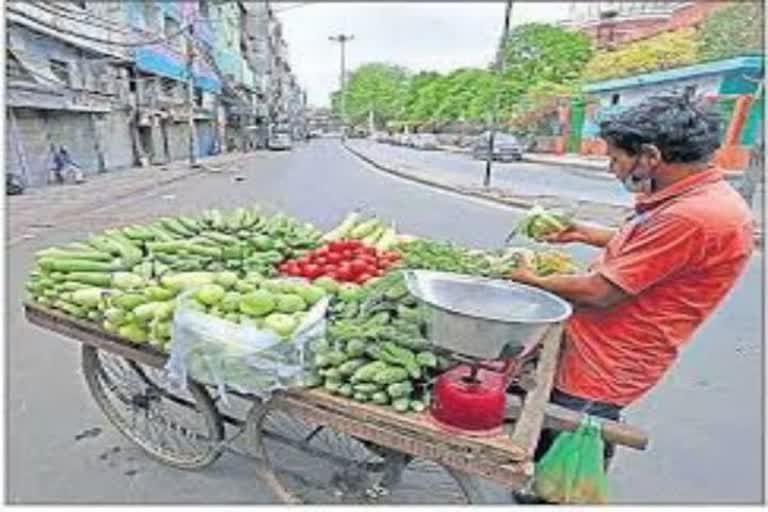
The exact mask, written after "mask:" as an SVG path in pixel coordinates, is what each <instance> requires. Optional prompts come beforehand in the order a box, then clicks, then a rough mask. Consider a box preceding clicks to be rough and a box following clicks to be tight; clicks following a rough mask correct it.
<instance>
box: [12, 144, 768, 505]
mask: <svg viewBox="0 0 768 512" xmlns="http://www.w3.org/2000/svg"><path fill="white" fill-rule="evenodd" d="M236 176H241V177H242V178H243V179H242V181H237V180H236V179H235V178H236ZM105 193H108V191H105ZM254 202H258V203H260V204H262V205H263V206H265V207H268V208H274V209H279V210H282V211H284V212H286V213H289V214H292V215H296V216H299V217H301V218H304V219H306V220H308V221H310V222H313V223H315V224H317V225H319V226H320V227H322V228H330V227H331V226H333V225H334V224H335V223H337V222H338V221H339V220H340V219H341V218H342V217H343V215H344V214H345V213H346V212H347V211H349V210H350V209H352V208H355V207H359V206H364V207H366V208H367V209H369V210H371V211H374V212H376V213H378V214H380V215H381V216H383V217H385V218H389V219H392V220H394V221H396V222H397V224H398V227H399V229H400V230H401V231H402V232H410V233H413V234H416V235H423V236H429V237H433V238H439V239H450V240H455V241H457V242H460V243H462V244H466V245H471V246H477V247H498V246H499V245H500V244H501V243H502V240H503V239H504V237H505V235H506V233H507V232H508V231H509V229H510V227H511V226H512V224H513V223H514V221H515V219H516V218H517V213H515V212H514V211H513V210H509V209H506V208H504V207H500V206H496V205H490V204H487V203H483V202H479V201H476V200H467V199H464V198H462V197H459V196H455V195H451V194H447V193H443V192H437V191H434V190H432V189H429V188H426V187H424V186H421V185H414V184H411V183H408V182H404V181H402V180H400V179H397V178H394V177H391V176H388V175H384V174H380V173H378V172H377V171H375V170H372V169H371V168H369V167H367V166H365V165H364V164H362V163H361V162H360V161H359V160H357V159H356V158H355V157H353V156H351V155H350V154H348V153H346V152H345V151H344V150H343V149H342V148H341V147H340V146H339V144H338V141H325V140H319V141H313V142H312V143H311V144H310V145H309V146H300V147H298V148H296V149H295V150H294V151H292V152H290V153H284V154H274V155H271V156H270V158H266V159H260V160H258V161H244V163H243V164H241V165H239V168H238V166H237V165H235V166H233V169H232V170H231V172H225V173H220V174H205V175H200V176H195V177H190V178H188V179H187V180H184V181H180V182H176V183H173V184H171V185H167V186H164V187H159V188H157V189H155V190H153V191H150V192H147V193H144V194H141V195H138V196H135V197H131V198H127V199H123V200H120V201H116V202H115V203H114V204H111V205H108V206H106V207H103V208H101V209H99V210H96V211H91V212H88V213H86V214H83V215H78V216H77V217H72V218H62V219H60V220H59V222H58V223H57V225H56V226H53V227H52V228H50V229H49V230H48V231H47V232H44V231H43V232H40V233H39V234H38V236H37V238H34V239H31V240H28V241H25V242H23V243H20V244H18V245H15V246H14V247H12V248H10V249H9V251H8V253H7V255H8V280H7V300H8V302H7V315H8V316H7V320H8V322H7V333H8V337H7V339H8V345H7V347H8V351H7V353H6V364H7V372H6V376H7V377H6V378H7V381H6V385H7V402H6V404H7V406H6V421H7V428H6V436H7V443H6V454H7V458H8V459H7V462H8V465H7V466H6V468H7V472H6V478H7V487H6V496H7V500H8V501H9V502H10V503H28V504H29V503H117V504H129V503H130V504H137V503H151V504H162V503H269V502H272V500H273V498H272V496H271V495H270V493H269V492H268V491H267V490H266V489H265V488H264V486H263V485H262V484H261V483H260V482H259V480H258V479H257V478H256V477H255V471H256V468H255V467H254V466H253V465H252V464H251V463H250V462H248V461H246V460H244V459H242V458H240V457H237V456H234V455H225V456H224V457H222V459H221V460H220V461H219V462H217V463H216V464H215V465H214V466H212V467H210V468H209V469H207V470H205V471H203V472H198V473H189V472H184V471H179V470H175V469H172V468H168V467H165V466H162V465H160V464H158V463H155V462H154V461H152V460H150V459H148V458H147V457H145V456H144V455H143V454H142V452H141V451H140V450H139V449H137V448H135V447H133V446H132V445H130V444H129V443H128V442H127V441H125V440H124V439H123V438H122V437H121V436H120V435H119V434H117V432H116V431H115V430H114V428H112V427H111V426H110V425H109V424H108V422H107V421H106V420H105V418H104V417H103V416H102V414H101V413H100V411H99V410H98V409H97V408H96V406H95V404H94V402H93V400H92V399H91V398H90V396H89V395H88V392H87V390H86V388H85V386H84V383H83V379H82V376H81V375H80V372H79V345H78V344H77V343H75V342H71V341H68V340H66V339H64V338H61V337H58V336H54V335H51V334H48V333H47V332H44V331H42V330H40V329H37V328H35V327H32V326H30V325H29V324H28V323H27V322H26V321H25V319H24V318H23V316H22V312H21V306H20V302H21V300H22V297H23V293H22V288H23V280H24V275H25V274H26V272H27V271H28V270H29V268H30V266H31V264H32V254H33V253H34V251H36V250H38V249H41V248H43V247H47V246H50V245H53V244H57V243H63V242H67V241H72V240H76V239H79V238H82V237H84V236H86V235H87V234H88V233H90V232H94V231H98V230H101V229H104V228H106V227H109V226H116V225H121V224H125V223H129V222H142V221H145V220H148V219H150V218H152V217H155V216H158V215H165V214H179V213H187V212H189V213H192V212H197V211H200V210H201V209H203V208H206V207H221V208H228V207H235V206H238V205H246V204H250V203H254ZM10 222H13V212H11V217H10ZM574 254H576V255H577V257H579V258H580V259H586V258H589V257H590V256H591V255H592V254H594V252H593V251H591V250H587V249H584V248H575V249H574ZM760 258H762V255H759V254H758V255H757V256H755V258H754V259H753V261H752V262H751V264H750V266H749V269H748V271H747V274H746V275H745V276H744V277H743V278H742V279H741V280H740V282H739V283H738V285H737V287H736V288H735V289H734V291H733V292H732V294H731V295H730V296H729V297H728V298H727V300H726V301H725V302H724V304H723V305H722V306H721V307H720V309H719V310H718V311H717V313H716V314H715V315H714V316H713V317H712V318H711V319H710V320H709V321H708V322H707V323H706V325H705V326H703V327H702V328H701V330H700V332H699V333H698V334H697V336H696V339H695V340H693V341H692V343H691V344H690V345H689V346H688V347H686V348H685V349H684V351H683V353H682V356H681V358H680V361H679V363H678V365H677V366H676V367H675V368H674V370H673V371H672V372H670V374H669V375H668V377H667V378H666V379H665V380H664V382H663V383H662V384H661V385H660V386H658V387H657V389H655V390H654V391H653V392H652V393H651V394H650V395H649V396H648V397H646V398H644V399H643V400H642V401H641V402H640V403H638V404H636V405H634V406H632V407H631V408H630V409H629V410H628V411H627V421H628V422H630V423H632V424H636V425H638V426H640V427H642V428H644V429H646V430H647V431H649V432H650V434H651V444H650V448H649V450H648V451H646V452H642V453H641V452H635V451H632V450H629V449H623V450H620V451H619V454H618V456H617V458H616V460H615V463H614V466H613V468H612V472H611V481H612V483H613V490H614V501H618V502H624V503H627V502H629V503H693V502H699V503H712V502H717V503H757V502H759V501H761V500H762V498H763V496H762V482H763V473H762V471H763V470H762V464H761V463H762V453H763V450H762V442H763V432H764V425H763V409H762V407H763V401H762V361H763V354H762V350H763V348H762V336H761V330H762V328H763V324H762V318H761V312H762V296H761V283H762V282H763V280H762V269H761V265H760ZM93 428H100V429H102V430H101V432H100V433H98V434H96V435H93V436H91V437H88V436H86V437H84V438H81V439H80V440H76V436H78V434H81V433H83V432H85V431H88V430H89V429H93Z"/></svg>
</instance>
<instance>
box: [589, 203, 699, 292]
mask: <svg viewBox="0 0 768 512" xmlns="http://www.w3.org/2000/svg"><path fill="white" fill-rule="evenodd" d="M702 243H703V238H702V229H701V228H700V226H698V225H697V224H696V223H695V222H693V221H691V220H689V219H686V218H684V217H680V216H677V215H671V214H667V215H659V216H658V217H656V218H653V219H652V220H650V221H649V222H647V223H644V224H641V225H638V226H637V227H636V228H635V229H633V230H632V232H631V233H629V234H628V236H627V237H626V238H624V239H623V240H622V241H620V242H619V243H618V244H617V245H616V246H615V247H612V246H610V245H609V247H608V248H607V249H606V253H605V254H604V255H603V258H601V260H600V261H599V262H598V263H596V264H595V266H594V268H593V270H594V271H595V272H598V273H599V274H601V275H602V276H603V277H605V278H606V279H608V280H609V281H611V282H612V283H613V284H615V285H616V286H618V287H619V288H621V289H622V290H624V291H625V292H627V293H628V294H630V295H637V294H639V293H641V292H642V291H644V290H646V289H648V288H650V287H651V286H653V285H655V284H657V283H659V282H661V281H663V280H664V279H666V278H668V277H670V276H672V275H674V274H675V273H678V272H680V271H681V270H683V269H685V268H687V267H689V266H690V265H692V264H693V263H694V260H695V257H696V254H698V253H699V252H700V248H701V247H702Z"/></svg>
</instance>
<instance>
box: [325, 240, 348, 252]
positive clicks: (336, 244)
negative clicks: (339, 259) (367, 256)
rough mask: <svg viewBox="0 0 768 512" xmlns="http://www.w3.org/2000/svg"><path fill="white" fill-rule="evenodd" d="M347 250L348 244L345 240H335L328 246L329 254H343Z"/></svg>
mask: <svg viewBox="0 0 768 512" xmlns="http://www.w3.org/2000/svg"><path fill="white" fill-rule="evenodd" d="M346 248H347V243H346V242H344V241H343V240H334V241H333V242H331V243H330V244H328V250H329V252H341V251H343V250H344V249H346Z"/></svg>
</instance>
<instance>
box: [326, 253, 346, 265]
mask: <svg viewBox="0 0 768 512" xmlns="http://www.w3.org/2000/svg"><path fill="white" fill-rule="evenodd" d="M325 259H327V260H328V263H339V262H340V261H341V260H342V259H343V256H342V255H341V254H339V253H337V252H329V253H328V256H326V257H325Z"/></svg>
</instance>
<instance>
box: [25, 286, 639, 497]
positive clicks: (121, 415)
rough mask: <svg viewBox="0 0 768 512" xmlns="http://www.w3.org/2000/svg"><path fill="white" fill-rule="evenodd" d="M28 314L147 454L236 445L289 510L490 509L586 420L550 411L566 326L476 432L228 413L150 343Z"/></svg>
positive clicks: (519, 359) (250, 410) (316, 395)
mask: <svg viewBox="0 0 768 512" xmlns="http://www.w3.org/2000/svg"><path fill="white" fill-rule="evenodd" d="M422 277H423V276H422ZM426 277H430V276H428V275H427V276H426ZM431 277H432V278H434V276H431ZM461 293H462V296H464V297H466V296H469V295H467V294H466V293H465V292H463V291H462V292H461ZM486 295H487V294H486ZM438 309H439V308H438ZM25 313H26V318H27V319H28V320H29V321H30V322H31V323H32V324H34V325H36V326H38V327H40V328H43V329H47V330H49V331H52V332H54V333H57V334H59V335H61V336H63V337H67V338H70V339H74V340H77V341H79V342H80V343H82V370H83V374H84V377H85V380H86V384H87V386H88V388H89V390H90V392H91V394H92V395H93V397H94V399H95V400H96V403H97V404H98V406H99V407H100V408H101V410H102V411H103V413H104V414H105V415H106V416H107V418H108V419H109V421H110V422H111V423H112V424H113V425H114V426H115V427H116V428H117V429H118V430H119V431H120V432H121V433H122V434H123V435H124V436H125V437H127V438H128V439H130V440H131V441H132V442H133V443H135V444H137V445H138V446H140V447H141V448H142V449H143V450H144V451H145V452H146V453H147V454H148V455H150V456H151V457H153V458H155V459H157V460H159V461H160V462H163V463H165V464H168V465H170V466H173V467H177V468H181V469H186V470H200V469H203V468H205V467H206V466H208V465H210V464H212V463H214V462H215V461H216V460H217V459H218V457H219V456H220V455H221V454H222V453H224V452H225V451H228V450H234V448H233V446H234V440H235V439H236V438H239V439H242V440H244V445H245V447H246V448H245V450H243V451H241V452H238V453H241V454H245V455H248V456H250V457H252V458H253V459H254V460H255V462H256V465H257V468H258V470H257V471H258V477H260V478H261V479H263V481H264V482H265V483H266V484H267V485H268V486H269V487H270V488H271V489H272V490H273V491H274V492H275V494H276V496H277V498H278V499H279V500H282V501H285V502H293V503H302V502H303V503H403V504H405V503H407V504H419V503H422V504H429V503H433V504H434V503H440V504H442V503H456V504H462V503H488V502H494V501H497V500H495V499H494V498H493V497H492V496H491V495H490V494H489V492H488V491H487V490H488V488H489V486H488V485H487V482H486V481H490V482H495V483H496V484H501V485H502V486H504V487H505V488H507V489H509V490H514V489H520V488H522V487H523V486H524V485H526V483H527V482H529V481H530V479H531V478H532V476H533V475H534V468H535V466H534V463H533V460H532V458H533V453H534V449H535V447H536V444H537V441H538V438H539V434H540V431H541V429H542V428H552V429H557V430H574V429H576V428H577V427H578V426H579V424H580V423H581V421H582V415H581V414H579V413H577V412H574V411H570V410H568V409H565V408H562V407H559V406H557V405H554V404H551V403H549V395H550V392H551V390H552V386H553V380H554V375H555V370H556V366H557V361H558V354H559V351H560V347H561V339H562V333H563V322H562V321H558V322H553V323H550V324H547V325H544V326H539V328H538V329H537V330H535V333H534V334H535V339H532V340H529V343H527V346H526V349H525V351H524V352H523V353H517V354H514V357H512V358H509V359H507V361H508V362H511V364H506V365H505V366H504V368H503V371H504V372H506V374H507V375H508V376H511V377H512V378H511V379H510V380H509V382H510V385H509V386H505V390H504V392H505V393H506V397H505V398H506V400H505V401H504V410H503V422H502V423H501V425H499V426H498V427H499V428H497V429H496V430H494V431H493V432H490V433H489V432H485V433H484V435H477V434H476V433H473V432H471V431H465V430H462V429H460V428H454V429H450V428H446V426H445V425H442V424H440V422H437V421H435V418H434V414H430V411H429V410H426V411H424V412H419V413H417V412H409V413H407V414H398V413H396V412H394V411H392V410H391V409H390V408H385V407H379V406H377V405H374V404H371V403H359V402H355V401H353V400H350V399H348V398H345V397H342V396H337V395H333V394H330V393H328V392H327V391H325V390H323V389H322V388H312V389H310V388H301V387H296V388H289V389H285V390H281V391H278V392H275V393H274V394H272V395H271V396H270V397H269V398H268V399H266V400H263V399H260V398H259V397H257V396H251V395H247V394H242V393H234V395H235V396H236V397H237V398H236V399H237V400H238V401H241V402H242V404H244V405H245V407H243V410H242V412H241V413H240V414H235V413H233V412H231V411H230V410H229V409H230V408H231V407H230V406H227V405H225V404H224V403H222V400H221V396H220V395H219V394H217V392H216V389H215V388H212V387H210V386H206V385H203V384H201V383H199V382H195V381H190V382H189V383H188V385H187V388H186V390H184V391H179V390H174V389H171V388H170V387H168V386H167V385H166V383H165V381H164V379H163V373H162V369H163V367H164V366H165V364H166V362H167V357H168V356H167V355H166V354H164V353H162V352H161V351H158V350H156V349H155V348H154V347H152V346H150V345H147V344H135V343H131V342H129V341H128V340H126V339H124V338H122V337H120V336H118V335H117V334H115V333H110V332H107V331H106V330H104V329H102V328H101V326H99V325H98V324H96V323H93V322H89V321H87V320H82V319H75V318H72V317H71V316H69V315H66V314H65V313H63V312H61V311H57V310H54V309H50V308H47V307H44V306H41V305H39V304H35V303H33V302H28V303H26V304H25ZM442 313H443V314H451V313H455V311H453V312H451V311H450V308H448V309H443V310H442ZM449 320H450V318H444V319H443V321H449ZM465 320H466V319H465ZM454 332H455V329H454ZM453 350H454V356H455V357H456V360H457V361H458V362H462V361H463V363H464V364H467V365H469V366H470V367H471V369H472V372H473V373H476V372H477V371H483V368H484V367H483V364H482V363H480V362H479V361H480V359H478V358H475V359H473V358H472V357H471V356H472V355H473V354H471V352H472V349H471V348H468V349H460V348H456V347H453ZM461 352H464V353H463V354H462V353H461ZM468 353H469V354H468ZM476 355H482V354H476ZM486 366H487V365H486ZM478 367H479V368H480V369H479V370H478ZM486 369H487V368H486ZM462 378H464V379H466V376H465V377H462ZM230 405H231V404H230ZM601 423H602V435H603V437H604V439H605V440H606V441H610V442H613V443H617V444H620V445H624V446H628V447H631V448H635V449H641V450H642V449H645V447H646V444H647V438H646V436H645V434H643V433H642V432H640V431H639V430H637V429H635V428H633V427H631V426H629V425H626V424H624V423H617V422H612V421H602V422H601ZM506 497H507V500H509V494H506Z"/></svg>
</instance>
